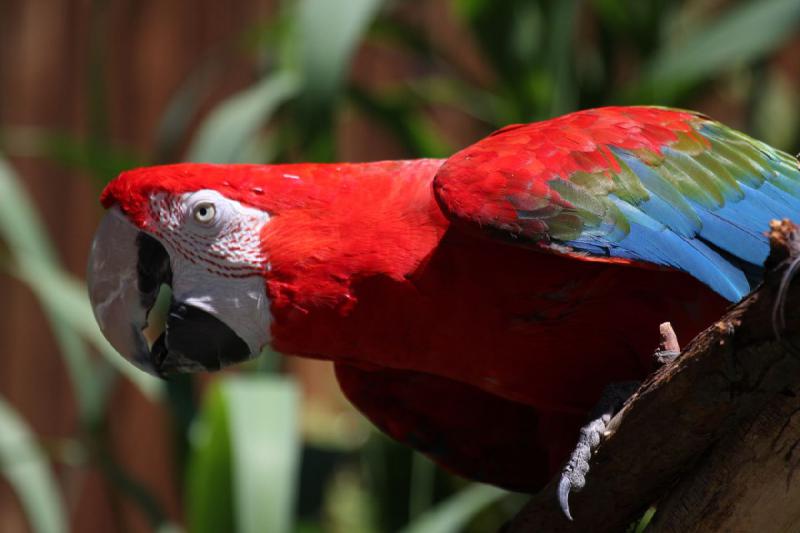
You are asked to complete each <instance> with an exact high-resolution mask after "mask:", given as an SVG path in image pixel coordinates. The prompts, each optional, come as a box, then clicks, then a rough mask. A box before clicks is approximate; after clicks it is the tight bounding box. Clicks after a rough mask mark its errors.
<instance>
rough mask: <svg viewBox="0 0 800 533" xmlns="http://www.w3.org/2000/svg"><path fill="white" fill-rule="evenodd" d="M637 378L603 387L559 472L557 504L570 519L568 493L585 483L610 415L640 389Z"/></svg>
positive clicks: (578, 489) (578, 488)
mask: <svg viewBox="0 0 800 533" xmlns="http://www.w3.org/2000/svg"><path fill="white" fill-rule="evenodd" d="M639 384H640V382H639V381H624V382H620V383H611V384H609V385H607V386H606V388H605V389H604V390H603V394H602V395H601V396H600V401H599V402H597V406H596V407H595V408H594V410H593V411H592V414H591V421H590V422H589V423H588V424H586V425H585V426H583V427H582V428H581V432H580V436H579V437H578V443H577V444H576V445H575V449H574V450H572V453H571V454H570V456H569V461H567V464H566V466H564V469H563V470H562V471H561V479H560V481H559V482H558V503H559V505H560V506H561V510H562V511H563V512H564V515H565V516H566V517H567V518H568V519H570V520H572V515H571V514H570V511H569V494H570V493H571V492H573V491H574V492H579V491H580V490H581V489H582V488H583V487H584V485H586V474H588V473H589V459H591V457H592V453H593V452H594V451H595V449H597V446H598V445H599V444H600V439H601V438H602V437H603V435H604V434H605V432H606V428H607V426H608V423H609V422H610V421H611V417H612V416H614V415H615V414H616V413H617V412H618V411H619V410H620V409H621V408H622V406H623V405H624V404H625V401H626V400H627V399H628V398H630V397H631V395H632V394H633V393H634V391H636V389H637V388H639Z"/></svg>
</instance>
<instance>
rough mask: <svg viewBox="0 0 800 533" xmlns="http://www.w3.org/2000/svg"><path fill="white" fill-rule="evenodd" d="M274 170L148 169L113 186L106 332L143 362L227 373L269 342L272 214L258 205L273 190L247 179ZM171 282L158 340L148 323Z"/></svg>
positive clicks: (106, 227)
mask: <svg viewBox="0 0 800 533" xmlns="http://www.w3.org/2000/svg"><path fill="white" fill-rule="evenodd" d="M265 168H269V167H249V166H242V167H230V166H226V167H221V166H215V165H189V164H186V165H172V166H165V167H150V168H143V169H138V170H133V171H129V172H125V173H123V174H122V175H120V176H119V177H118V178H117V179H116V180H114V181H113V182H112V183H111V184H110V185H109V186H108V187H107V188H106V189H105V191H104V192H103V195H102V198H101V200H102V203H103V205H104V206H105V207H107V208H108V209H109V211H108V213H107V214H106V215H105V218H104V219H103V220H102V222H101V224H100V227H99V228H98V231H97V233H96V236H95V238H94V242H93V244H92V249H91V254H90V258H89V269H88V280H89V294H90V299H91V302H92V306H93V309H94V312H95V317H96V319H97V321H98V323H99V324H100V327H101V329H102V331H103V333H104V334H105V336H106V338H107V339H108V340H109V341H110V342H111V344H112V345H113V346H114V347H115V348H116V349H117V351H119V352H120V353H121V354H123V355H124V356H125V357H126V358H128V359H129V360H131V361H132V362H133V363H134V364H136V365H137V366H139V367H141V368H143V369H145V370H147V371H149V372H153V373H156V374H163V373H171V372H186V371H193V370H217V369H219V368H221V367H224V366H226V365H228V364H232V363H235V362H239V361H243V360H245V359H248V358H250V357H252V356H254V355H257V354H258V353H259V352H260V351H261V349H262V348H263V346H264V345H265V344H267V342H268V341H269V322H270V316H269V303H268V300H267V297H266V294H265V285H264V275H265V272H266V271H267V270H268V268H269V263H268V259H267V254H266V251H265V250H264V247H263V246H262V242H261V233H262V230H263V229H264V227H265V225H266V224H267V223H268V221H269V220H270V215H269V213H268V212H267V210H266V209H265V208H264V206H259V205H258V203H259V202H258V201H257V200H258V199H259V197H261V196H263V190H261V189H259V188H258V187H256V186H252V187H248V183H247V180H246V179H245V180H242V179H241V178H242V177H244V176H250V175H252V174H253V173H254V172H255V173H258V172H259V171H262V172H263V170H264V169H265ZM278 170H279V169H278ZM288 179H291V178H288ZM234 183H235V184H236V186H235V187H234V186H233V184H234ZM164 284H166V285H169V286H170V287H171V289H172V304H171V306H170V309H169V315H168V317H167V323H166V330H165V331H164V332H163V333H162V334H161V335H160V336H159V337H158V338H157V340H156V341H155V342H154V343H153V344H152V346H149V345H148V342H147V341H146V338H145V336H144V335H143V329H144V328H145V327H146V326H147V318H148V314H149V312H150V310H151V308H152V307H153V305H154V303H155V300H156V296H157V295H158V292H159V290H160V288H161V287H162V285H164Z"/></svg>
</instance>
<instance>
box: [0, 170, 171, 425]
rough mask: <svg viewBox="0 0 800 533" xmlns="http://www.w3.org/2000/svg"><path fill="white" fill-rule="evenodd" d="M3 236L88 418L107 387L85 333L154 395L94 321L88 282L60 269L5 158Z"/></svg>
mask: <svg viewBox="0 0 800 533" xmlns="http://www.w3.org/2000/svg"><path fill="white" fill-rule="evenodd" d="M0 239H2V240H3V241H4V242H5V243H6V246H7V247H8V250H9V253H10V258H9V259H8V260H7V261H5V262H4V263H5V264H4V265H3V266H4V267H5V268H6V269H7V270H8V271H9V272H10V273H11V274H12V275H14V276H16V277H17V278H19V279H20V280H21V281H23V282H24V283H25V284H27V285H28V287H29V288H30V289H31V290H32V291H33V293H34V294H35V295H36V296H37V298H38V299H39V301H40V302H41V304H42V306H43V308H44V310H45V314H46V316H47V317H48V318H49V320H50V324H51V327H52V328H53V331H54V333H55V335H56V340H57V341H59V346H60V348H61V352H62V355H63V356H64V357H65V360H66V363H67V367H68V369H69V372H70V378H71V381H72V387H73V390H74V391H75V394H76V396H77V397H78V402H79V405H80V409H81V413H82V414H83V415H84V416H87V417H92V416H95V415H98V414H99V413H100V411H101V410H102V405H101V399H102V394H103V390H102V389H101V386H102V381H101V379H100V378H101V376H100V375H99V374H98V373H97V372H96V369H95V367H94V365H92V363H91V361H90V359H89V354H88V353H87V351H86V348H85V346H84V343H83V340H82V338H81V337H83V338H84V339H86V340H88V341H89V342H91V343H92V344H94V345H95V346H96V347H97V348H98V350H99V351H100V352H101V353H102V354H103V355H105V356H106V358H107V359H108V361H109V362H110V363H111V364H112V365H114V366H115V367H116V368H117V369H119V371H120V372H122V373H123V374H124V375H125V376H127V377H128V378H129V379H130V380H131V381H132V382H133V383H134V384H136V385H137V386H138V387H139V388H140V389H141V390H142V392H143V393H145V394H146V395H148V396H150V397H153V396H154V395H155V394H156V393H157V392H158V391H159V390H160V389H161V383H160V382H159V381H158V380H156V379H155V378H152V377H150V376H148V375H147V374H145V373H144V372H141V371H139V370H137V369H136V368H135V367H134V366H133V365H131V364H129V363H128V362H127V361H125V360H124V359H123V358H122V357H120V355H119V354H117V353H116V350H114V349H113V348H112V347H111V345H110V344H108V342H107V341H106V340H105V338H104V337H103V334H102V333H101V332H100V329H99V328H98V326H97V323H96V322H95V320H94V315H93V313H92V310H91V305H90V304H89V299H88V296H87V292H86V288H85V286H84V285H83V284H82V283H80V282H78V281H77V280H75V279H74V278H73V277H72V276H70V275H69V274H68V273H67V272H65V271H64V270H63V268H62V267H61V265H60V263H59V261H58V259H57V257H56V252H55V247H54V246H53V244H52V242H51V240H50V238H49V236H48V235H47V232H46V231H45V228H44V224H43V223H42V221H41V219H40V218H39V215H38V213H37V212H36V209H35V207H34V205H33V203H32V202H31V200H30V198H29V197H28V195H27V193H26V192H25V191H24V189H23V188H22V187H21V186H20V184H19V180H18V178H17V176H16V173H15V172H14V170H13V169H12V168H11V166H9V165H8V164H7V163H6V162H5V161H4V160H3V159H2V158H0Z"/></svg>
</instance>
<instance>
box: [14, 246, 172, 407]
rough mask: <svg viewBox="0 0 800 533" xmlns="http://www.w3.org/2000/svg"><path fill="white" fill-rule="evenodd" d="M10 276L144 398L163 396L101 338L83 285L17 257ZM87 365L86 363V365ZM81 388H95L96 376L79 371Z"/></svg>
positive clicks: (149, 379)
mask: <svg viewBox="0 0 800 533" xmlns="http://www.w3.org/2000/svg"><path fill="white" fill-rule="evenodd" d="M16 263H17V265H16V266H15V267H12V268H11V269H10V270H11V273H12V274H13V275H14V276H16V277H17V278H19V279H20V280H21V281H23V282H24V283H26V284H27V285H28V286H29V287H30V289H31V290H32V291H33V292H34V294H35V295H36V297H37V298H38V299H39V301H40V302H41V304H42V306H43V307H45V309H47V311H48V312H49V313H51V315H52V316H53V317H54V318H55V319H56V320H57V321H58V322H59V323H61V324H64V325H67V326H69V328H71V330H72V331H74V332H76V333H79V334H80V335H81V336H82V337H83V338H84V339H86V340H87V341H89V342H90V343H91V344H92V345H94V347H95V348H97V350H98V351H99V352H100V353H101V354H102V355H103V356H104V357H105V359H106V361H108V363H110V364H111V366H112V367H114V368H115V369H116V370H117V371H118V372H119V373H121V374H122V375H123V376H125V377H126V378H127V379H128V380H130V381H131V382H132V383H133V384H134V385H136V386H137V387H138V388H139V390H140V391H141V392H142V393H143V394H144V395H145V396H147V397H148V398H150V399H155V398H157V397H158V396H159V395H161V394H162V393H163V389H164V383H163V382H162V381H161V380H159V379H157V378H155V377H153V376H151V375H149V374H147V373H145V372H143V371H141V370H139V369H138V368H136V367H135V366H133V365H132V364H130V363H129V362H128V361H126V360H125V359H124V358H123V357H122V356H121V355H120V354H119V353H117V351H116V350H115V349H114V347H113V346H111V344H109V342H108V341H107V340H106V338H105V337H104V336H103V333H102V332H101V331H100V328H99V327H98V326H97V322H96V321H95V319H94V313H93V312H92V307H91V304H90V303H89V297H88V291H87V289H86V285H85V284H84V283H82V282H80V281H78V280H77V279H75V278H74V277H72V276H71V275H70V274H68V273H67V272H64V271H63V270H61V269H59V268H56V267H54V266H53V265H49V264H47V263H45V262H43V261H38V260H36V259H34V258H31V257H24V256H23V257H19V258H17V261H16ZM86 364H87V365H88V364H89V363H88V362H87V363H86ZM81 375H82V376H83V377H82V378H81V379H80V383H79V386H80V387H81V388H84V387H85V388H87V389H91V388H93V387H96V386H97V383H92V380H93V379H94V380H96V379H97V375H96V373H94V372H92V370H91V368H90V369H85V370H82V371H81Z"/></svg>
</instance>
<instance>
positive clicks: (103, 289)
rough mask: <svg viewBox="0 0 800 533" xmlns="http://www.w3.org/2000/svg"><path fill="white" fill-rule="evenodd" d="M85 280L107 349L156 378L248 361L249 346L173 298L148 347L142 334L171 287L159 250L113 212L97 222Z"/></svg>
mask: <svg viewBox="0 0 800 533" xmlns="http://www.w3.org/2000/svg"><path fill="white" fill-rule="evenodd" d="M87 281H88V285H89V299H90V301H91V304H92V310H93V311H94V316H95V319H96V320H97V323H98V324H99V325H100V329H101V331H102V332H103V335H105V337H106V339H108V341H109V342H110V343H111V345H112V346H113V347H114V348H115V349H116V350H117V351H118V352H119V353H120V354H121V355H122V356H123V357H125V358H126V359H128V360H129V361H131V362H132V363H133V364H134V365H136V366H137V367H139V368H141V369H142V370H144V371H146V372H149V373H151V374H154V375H157V376H164V375H166V374H172V373H178V372H196V371H203V370H212V371H213V370H219V369H220V368H222V367H224V366H227V365H229V364H233V363H237V362H240V361H244V360H246V359H248V358H249V357H250V352H251V350H250V348H249V347H248V345H247V344H246V343H245V342H244V341H243V340H242V339H241V338H240V337H239V336H238V335H237V334H236V333H235V332H234V331H233V330H232V329H231V328H230V327H228V326H227V325H226V324H225V323H224V322H222V321H221V320H220V319H218V318H217V317H215V316H214V315H212V314H211V313H209V312H207V311H206V310H203V309H199V308H198V307H195V306H192V305H190V304H185V303H182V302H176V301H175V300H174V299H173V300H172V302H171V304H170V310H169V314H168V317H167V321H166V329H165V331H164V332H163V333H161V335H160V336H159V337H158V338H157V339H156V340H155V342H153V343H152V345H150V344H149V343H148V340H147V337H146V336H145V335H144V329H145V328H146V327H147V326H148V316H149V314H150V310H151V309H152V307H153V305H154V304H155V302H156V298H157V296H158V293H159V290H160V289H161V286H162V285H165V284H166V285H171V284H172V268H171V264H170V257H169V254H168V253H167V251H166V250H165V249H164V247H163V246H162V245H161V244H160V243H159V242H158V240H156V239H155V238H153V237H151V236H150V235H148V234H147V233H145V232H143V231H140V230H139V229H138V228H137V227H136V226H134V225H133V224H132V223H131V222H130V221H129V220H128V219H127V217H125V215H124V214H123V213H122V212H121V211H120V209H119V208H118V207H112V208H111V209H110V210H109V212H108V213H107V214H106V215H105V217H104V218H103V220H102V221H101V223H100V226H99V228H98V229H97V233H96V234H95V237H94V240H93V242H92V248H91V251H90V253H89V264H88V273H87Z"/></svg>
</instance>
